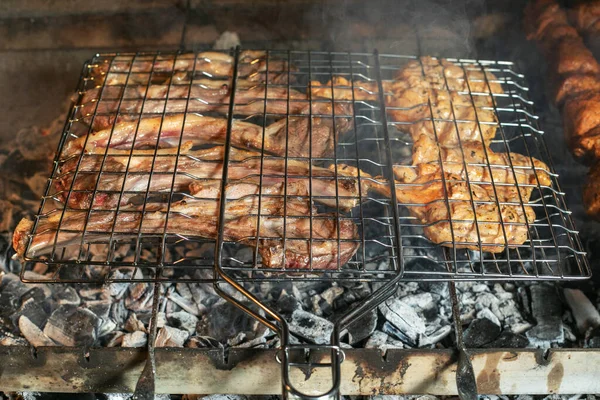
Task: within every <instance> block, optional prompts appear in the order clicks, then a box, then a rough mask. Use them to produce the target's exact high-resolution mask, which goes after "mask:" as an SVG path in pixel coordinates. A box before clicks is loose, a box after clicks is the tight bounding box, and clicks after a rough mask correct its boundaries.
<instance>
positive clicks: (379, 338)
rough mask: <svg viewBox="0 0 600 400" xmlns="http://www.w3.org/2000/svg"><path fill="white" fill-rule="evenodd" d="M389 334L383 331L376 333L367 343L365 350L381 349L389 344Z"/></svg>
mask: <svg viewBox="0 0 600 400" xmlns="http://www.w3.org/2000/svg"><path fill="white" fill-rule="evenodd" d="M387 339H388V334H387V333H385V332H382V331H374V332H373V334H371V336H370V337H369V339H368V340H367V343H365V348H367V349H380V348H382V347H383V346H384V345H385V343H386V342H387Z"/></svg>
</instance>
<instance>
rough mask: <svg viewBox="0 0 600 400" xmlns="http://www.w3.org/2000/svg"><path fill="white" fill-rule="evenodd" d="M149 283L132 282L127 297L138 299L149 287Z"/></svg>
mask: <svg viewBox="0 0 600 400" xmlns="http://www.w3.org/2000/svg"><path fill="white" fill-rule="evenodd" d="M150 286H151V285H150V284H148V283H145V282H138V283H134V284H133V285H130V286H129V294H128V297H129V298H130V299H131V300H139V299H140V298H142V296H143V295H144V294H145V293H146V292H147V291H148V290H149V289H150Z"/></svg>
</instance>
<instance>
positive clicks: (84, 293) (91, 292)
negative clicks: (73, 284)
mask: <svg viewBox="0 0 600 400" xmlns="http://www.w3.org/2000/svg"><path fill="white" fill-rule="evenodd" d="M78 292H79V296H80V297H81V298H82V299H83V300H86V301H90V300H108V299H110V298H111V297H110V296H103V295H104V294H105V293H106V292H105V291H104V289H102V288H101V287H96V286H85V287H82V288H81V289H79V291H78Z"/></svg>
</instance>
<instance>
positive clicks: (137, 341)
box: [121, 331, 148, 347]
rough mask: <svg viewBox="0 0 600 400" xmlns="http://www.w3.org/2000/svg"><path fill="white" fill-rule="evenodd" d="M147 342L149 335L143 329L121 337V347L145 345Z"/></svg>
mask: <svg viewBox="0 0 600 400" xmlns="http://www.w3.org/2000/svg"><path fill="white" fill-rule="evenodd" d="M147 343H148V335H147V334H146V332H142V331H135V332H133V333H126V334H125V335H123V338H122V339H121V347H144V346H145V345H146V344H147Z"/></svg>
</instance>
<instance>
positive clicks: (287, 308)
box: [276, 293, 302, 314]
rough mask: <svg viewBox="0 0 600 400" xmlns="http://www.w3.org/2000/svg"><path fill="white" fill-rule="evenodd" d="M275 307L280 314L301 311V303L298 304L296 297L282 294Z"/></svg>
mask: <svg viewBox="0 0 600 400" xmlns="http://www.w3.org/2000/svg"><path fill="white" fill-rule="evenodd" d="M276 307H277V309H278V310H279V312H281V313H284V314H291V313H293V312H294V311H295V310H299V309H301V308H302V303H300V301H299V300H298V299H297V298H296V297H294V296H292V295H289V294H287V293H284V294H283V295H282V296H281V297H280V298H279V300H277V303H276Z"/></svg>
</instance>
